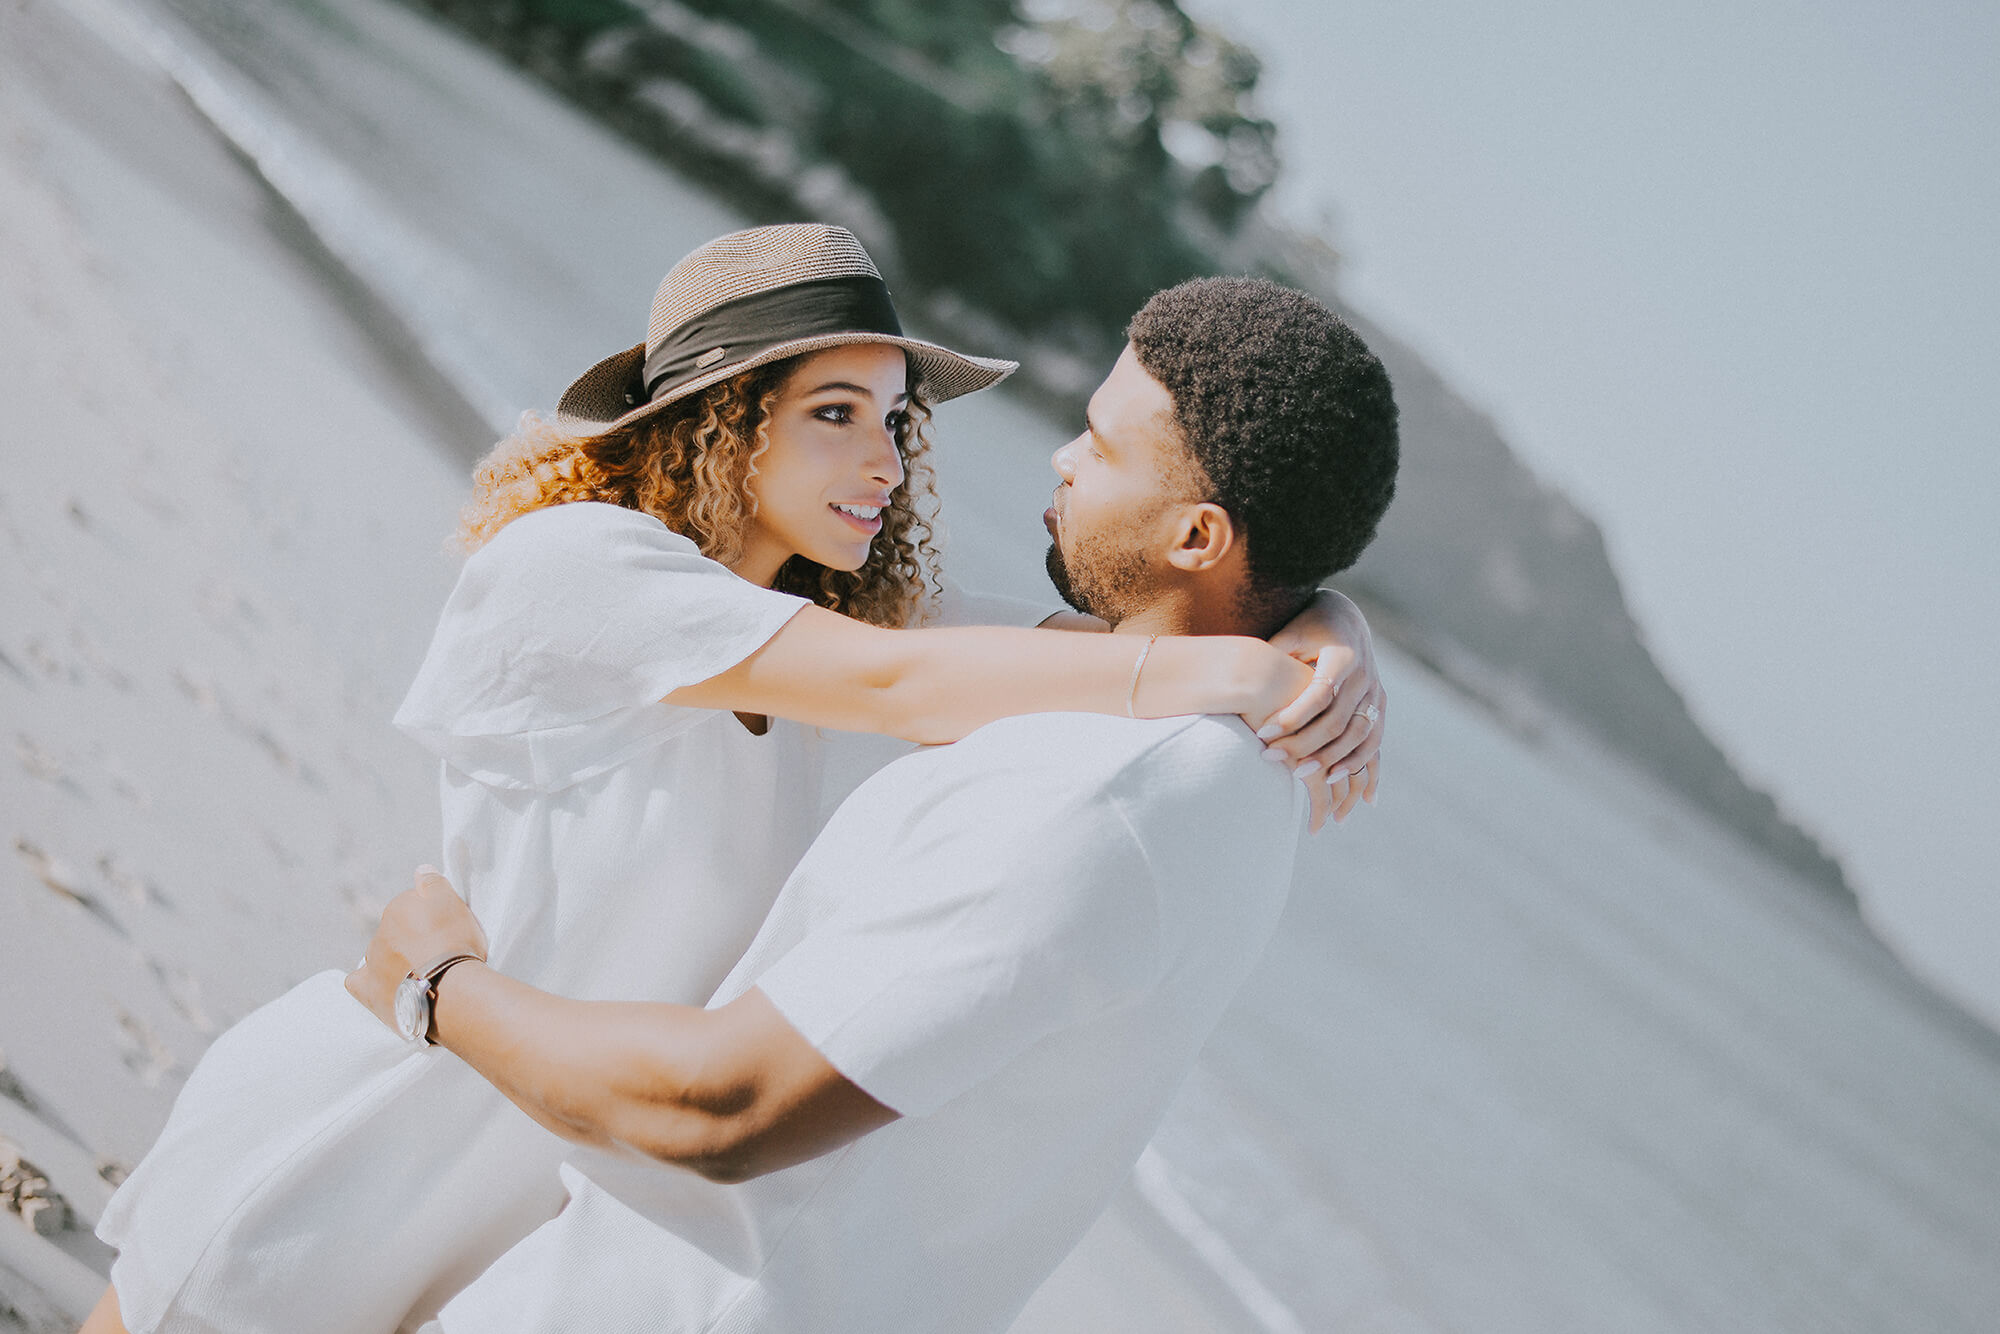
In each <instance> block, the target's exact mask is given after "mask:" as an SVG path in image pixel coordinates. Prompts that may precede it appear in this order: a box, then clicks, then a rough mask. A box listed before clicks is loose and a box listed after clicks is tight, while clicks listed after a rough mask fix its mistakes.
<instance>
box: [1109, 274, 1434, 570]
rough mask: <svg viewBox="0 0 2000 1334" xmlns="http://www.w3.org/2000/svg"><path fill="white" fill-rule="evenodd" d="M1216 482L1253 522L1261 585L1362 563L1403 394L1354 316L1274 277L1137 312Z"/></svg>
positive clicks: (1390, 492)
mask: <svg viewBox="0 0 2000 1334" xmlns="http://www.w3.org/2000/svg"><path fill="white" fill-rule="evenodd" d="M1126 336H1127V337H1128V338H1130V339H1131V341H1132V350H1133V352H1134V353H1135V354H1136V355H1137V357H1138V360H1139V364H1140V366H1142V367H1144V368H1145V370H1146V373H1147V374H1148V375H1151V376H1152V377H1153V378H1154V379H1155V380H1158V381H1159V382H1160V383H1161V384H1162V385H1164V386H1165V387H1166V390H1167V392H1168V393H1169V394H1171V395H1173V400H1174V421H1175V425H1176V426H1177V427H1178V428H1179V431H1180V436H1181V442H1182V444H1183V445H1184V446H1185V447H1186V448H1187V451H1188V453H1189V454H1190V455H1191V456H1192V457H1193V459H1194V461H1195V462H1196V463H1198V464H1199V465H1200V466H1201V471H1202V472H1203V473H1205V474H1206V475H1207V477H1206V480H1207V482H1208V484H1209V494H1208V496H1207V497H1206V498H1207V499H1210V500H1213V501H1214V502H1215V503H1217V504H1219V505H1221V506H1222V507H1223V508H1224V509H1225V510H1227V511H1229V516H1230V518H1232V519H1233V520H1235V521H1236V523H1237V524H1238V525H1240V526H1241V528H1242V529H1243V530H1244V534H1245V541H1246V545H1247V554H1248V559H1249V569H1250V578H1251V583H1252V589H1251V590H1250V591H1251V592H1252V593H1253V594H1254V595H1259V596H1272V595H1278V594H1283V593H1290V592H1294V591H1297V590H1304V589H1309V588H1311V587H1312V586H1313V585H1314V584H1316V583H1317V582H1319V581H1320V580H1321V579H1324V578H1326V577H1327V576H1328V575H1330V574H1335V573H1337V572H1339V571H1341V570H1344V569H1346V568H1347V567H1348V566H1350V565H1352V564H1353V563H1354V562H1355V561H1356V560H1357V559H1358V558H1359V557H1360V555H1361V552H1362V550H1363V549H1364V548H1366V547H1367V545H1368V544H1369V542H1371V541H1372V540H1374V537H1375V526H1376V524H1378V523H1379V522H1380V521H1381V519H1382V515H1383V512H1384V511H1386V510H1387V509H1388V508H1389V501H1390V499H1391V498H1392V497H1393V496H1394V495H1395V494H1396V457H1397V445H1396V399H1395V395H1394V393H1393V391H1392V390H1391V389H1390V387H1389V373H1388V372H1387V371H1385V370H1383V369H1382V363H1381V362H1380V361H1378V360H1377V359H1376V357H1375V354H1374V353H1372V352H1370V351H1369V350H1368V347H1367V345H1366V344H1365V343H1363V342H1362V341H1361V338H1360V336H1359V335H1358V334H1356V333H1355V332H1354V330H1352V329H1350V328H1349V327H1348V326H1347V324H1346V323H1345V322H1344V321H1342V320H1341V319H1340V317H1339V316H1337V315H1335V314H1334V313H1333V312H1332V311H1330V310H1328V309H1327V308H1326V307H1325V306H1324V305H1322V304H1320V303H1319V302H1318V301H1315V300H1314V299H1313V298H1312V297H1310V296H1307V295H1306V294H1305V293H1304V292H1298V291H1294V290H1293V289H1291V288H1289V287H1284V286H1280V285H1279V284H1277V283H1274V282H1271V281H1269V280H1267V279H1263V278H1196V279H1194V280H1193V281H1191V282H1185V283H1182V284H1181V285H1180V286H1178V287H1170V288H1168V289H1167V290H1166V291H1164V292H1161V293H1159V294H1158V295H1156V296H1154V297H1153V299H1152V300H1151V301H1148V302H1147V303H1146V305H1145V307H1144V309H1142V310H1140V312H1139V313H1138V314H1137V315H1135V316H1133V317H1132V324H1131V327H1130V328H1129V329H1128V330H1126Z"/></svg>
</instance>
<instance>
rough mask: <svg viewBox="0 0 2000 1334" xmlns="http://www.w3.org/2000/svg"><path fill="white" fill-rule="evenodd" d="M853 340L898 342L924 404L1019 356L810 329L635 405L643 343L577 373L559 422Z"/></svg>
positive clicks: (644, 410)
mask: <svg viewBox="0 0 2000 1334" xmlns="http://www.w3.org/2000/svg"><path fill="white" fill-rule="evenodd" d="M855 343H886V344H888V345H889V346H890V347H900V348H902V349H903V351H904V352H905V353H907V354H908V355H909V359H910V371H911V378H912V380H913V381H914V382H915V383H916V386H917V389H918V392H919V393H921V394H922V395H923V396H924V399H925V401H926V402H929V403H943V402H946V401H948V400H950V399H954V398H958V397H961V396H962V395H965V394H970V393H975V392H977V391H979V390H981V389H987V388H991V387H992V386H993V385H996V384H998V383H1000V381H1002V380H1004V379H1006V378H1007V377H1008V376H1009V375H1012V374H1013V373H1014V372H1015V371H1017V370H1019V369H1020V368H1021V363H1020V362H1018V361H1003V360H1001V359H999V358H997V357H974V356H968V355H966V354H965V353H963V352H954V351H952V350H951V349H950V348H948V347H940V346H938V345H937V344H936V343H927V342H925V341H924V340H923V339H921V338H905V337H900V336H894V335H890V334H882V333H871V332H868V331H865V330H856V331H854V332H851V333H831V334H815V335H813V336H812V337H810V338H795V339H791V340H789V341H787V342H782V343H774V344H772V345H771V346H770V347H767V348H763V349H762V350H760V351H758V352H756V353H755V354H753V355H751V356H747V357H743V358H741V359H740V360H734V361H725V362H722V363H721V364H719V365H717V366H714V367H712V368H711V369H709V370H706V371H703V372H702V373H701V374H700V375H698V376H695V377H694V378H693V379H691V380H688V381H686V382H685V383H683V384H678V385H675V386H674V387H673V388H672V389H670V390H667V391H666V392H664V393H662V394H661V395H660V396H659V397H658V398H655V399H652V400H650V401H648V402H644V403H641V404H639V405H638V406H637V407H634V406H633V404H632V398H633V395H635V394H637V393H638V392H640V376H641V374H642V372H643V369H644V367H645V364H646V345H645V344H644V343H641V344H640V345H639V346H637V347H633V348H627V349H626V350H625V351H623V352H618V353H614V354H613V355H611V356H608V357H606V358H605V359H604V360H602V361H600V362H598V363H597V364H596V365H595V366H592V367H591V368H590V369H589V370H587V371H585V372H584V373H583V374H582V375H579V376H578V377H577V378H576V380H575V381H574V382H572V383H571V385H570V387H569V388H568V389H565V390H564V391H563V396H562V398H561V400H560V401H559V402H558V403H557V404H556V418H557V421H558V422H559V423H560V424H561V425H563V426H567V427H569V428H571V429H582V430H588V431H592V432H601V431H609V430H614V429H616V428H618V427H622V426H630V425H631V424H633V423H634V422H637V421H642V420H644V419H645V418H647V417H650V416H652V415H654V414H655V413H658V412H661V411H663V410H665V409H666V408H668V407H671V406H672V405H673V404H675V403H678V402H679V401H680V400H682V399H684V398H686V397H688V396H689V395H690V394H698V393H700V392H701V391H702V390H704V389H706V388H708V387H709V386H710V385H712V384H720V383H722V382H723V381H724V380H727V379H729V378H730V377H732V376H736V375H741V374H742V373H743V372H744V371H749V370H755V369H756V368H757V367H759V366H768V365H770V364H771V363H772V362H774V361H782V360H784V359H785V358H786V357H797V356H803V355H805V354H806V353H808V352H824V351H825V350H826V349H828V348H831V347H849V346H852V345H853V344H855Z"/></svg>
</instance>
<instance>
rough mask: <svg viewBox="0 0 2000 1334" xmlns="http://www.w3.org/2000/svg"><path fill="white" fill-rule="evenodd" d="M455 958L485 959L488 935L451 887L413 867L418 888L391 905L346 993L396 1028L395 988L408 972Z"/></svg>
mask: <svg viewBox="0 0 2000 1334" xmlns="http://www.w3.org/2000/svg"><path fill="white" fill-rule="evenodd" d="M454 954H475V955H477V956H479V957H480V958H482V959H483V958H485V957H486V932H485V930H484V929H483V928H482V927H481V926H480V925H479V919H478V918H476V917H474V916H473V915H472V909H470V908H468V907H466V906H465V900H464V899H461V898H460V897H459V896H458V892H457V891H456V890H454V889H453V888H452V887H451V882H450V881H449V880H446V879H445V878H444V876H443V875H441V874H439V873H438V872H437V871H436V870H434V869H433V868H431V867H428V866H420V867H418V868H417V881H416V886H415V887H414V888H412V889H406V890H404V891H403V892H402V893H401V894H398V895H397V896H396V897H395V898H393V899H391V900H389V906H388V907H386V908H384V909H383V910H382V922H381V925H379V926H377V927H376V928H375V938H374V939H373V940H371V941H369V942H368V952H367V953H366V954H364V955H363V956H362V959H361V966H360V967H359V968H357V969H355V970H354V971H353V972H351V973H349V974H348V975H347V990H348V992H349V994H351V995H352V996H353V997H354V998H355V999H356V1000H358V1001H360V1002H361V1003H362V1004H363V1005H366V1006H367V1007H368V1008H369V1009H370V1010H372V1011H374V1013H375V1017H376V1018H377V1019H380V1020H381V1021H382V1022H383V1023H385V1024H387V1025H388V1026H389V1027H390V1028H395V1027H396V988H397V987H398V986H399V985H401V984H402V981H403V979H404V978H406V977H408V976H409V975H410V973H411V970H412V969H417V968H426V967H428V966H430V965H431V964H433V963H437V962H439V961H441V960H443V959H446V958H449V957H450V956H451V955H454Z"/></svg>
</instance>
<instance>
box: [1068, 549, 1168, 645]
mask: <svg viewBox="0 0 2000 1334" xmlns="http://www.w3.org/2000/svg"><path fill="white" fill-rule="evenodd" d="M1045 563H1046V564H1047V566H1048V571H1049V582H1050V583H1052V584H1054V585H1055V586H1056V593H1057V595H1058V596H1060V597H1061V598H1062V600H1063V601H1064V602H1067V603H1069V605H1070V606H1072V607H1074V608H1076V609H1077V610H1078V611H1080V612H1083V613H1084V614H1085V615H1087V616H1095V617H1097V618H1098V619H1099V620H1101V621H1107V622H1109V623H1110V624H1112V625H1117V624H1118V623H1119V622H1120V621H1122V620H1124V619H1126V618H1127V617H1128V616H1131V615H1133V614H1134V613H1136V612H1138V611H1139V610H1140V609H1142V608H1143V607H1144V606H1145V605H1146V602H1147V598H1148V595H1149V593H1150V592H1151V589H1152V580H1151V579H1149V578H1148V577H1147V573H1146V558H1145V557H1144V556H1141V555H1140V554H1139V553H1138V552H1137V551H1134V550H1132V549H1131V548H1129V547H1126V548H1120V547H1118V546H1116V545H1115V544H1113V543H1112V542H1110V541H1107V540H1105V539H1103V538H1096V539H1092V538H1084V539H1082V540H1081V541H1079V542H1078V543H1077V544H1076V557H1075V559H1074V560H1065V559H1063V553H1062V547H1061V546H1060V545H1059V544H1057V543H1055V542H1051V543H1049V554H1048V558H1047V561H1046V562H1045Z"/></svg>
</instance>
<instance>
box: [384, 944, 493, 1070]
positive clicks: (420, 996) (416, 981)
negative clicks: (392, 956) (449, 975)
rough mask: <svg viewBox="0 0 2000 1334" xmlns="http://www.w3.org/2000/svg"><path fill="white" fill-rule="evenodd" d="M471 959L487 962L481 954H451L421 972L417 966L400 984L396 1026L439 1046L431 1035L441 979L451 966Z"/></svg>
mask: <svg viewBox="0 0 2000 1334" xmlns="http://www.w3.org/2000/svg"><path fill="white" fill-rule="evenodd" d="M467 959H472V960H476V961H477V962H480V963H484V962H485V960H484V959H481V958H480V957H479V956H478V955H477V954H447V955H446V956H445V957H444V958H442V959H439V960H438V961H437V962H436V963H434V964H432V965H431V966H430V967H428V968H425V969H422V970H421V971H420V970H418V969H415V968H412V969H411V970H410V975H409V976H408V977H406V978H404V979H403V980H402V981H401V982H400V983H398V984H397V985H396V1029H397V1031H398V1032H400V1033H401V1034H402V1035H403V1036H404V1037H405V1038H407V1039H408V1040H409V1041H411V1042H421V1043H423V1044H424V1045H426V1046H430V1047H435V1046H437V1039H436V1038H434V1037H432V1036H431V1007H432V1006H434V1005H436V1004H437V988H438V979H439V978H441V977H443V976H444V975H445V972H446V970H447V969H449V968H451V967H452V966H453V965H455V964H461V963H464V962H465V961H466V960H467Z"/></svg>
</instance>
